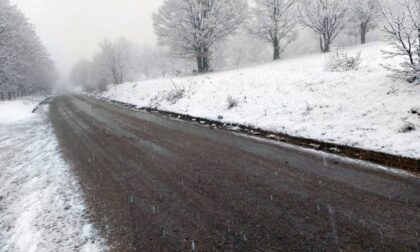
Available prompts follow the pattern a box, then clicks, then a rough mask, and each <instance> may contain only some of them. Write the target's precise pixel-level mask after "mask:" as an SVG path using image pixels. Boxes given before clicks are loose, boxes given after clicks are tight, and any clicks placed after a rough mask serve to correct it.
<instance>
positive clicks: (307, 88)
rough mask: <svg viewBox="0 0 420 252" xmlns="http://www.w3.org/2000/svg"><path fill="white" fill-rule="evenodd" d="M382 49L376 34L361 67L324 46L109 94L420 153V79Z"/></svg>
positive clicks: (295, 133)
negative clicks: (392, 67) (341, 65)
mask: <svg viewBox="0 0 420 252" xmlns="http://www.w3.org/2000/svg"><path fill="white" fill-rule="evenodd" d="M381 49H389V46H388V45H386V44H385V43H381V42H376V43H371V44H368V45H365V46H361V47H355V48H351V49H349V51H350V53H351V54H355V53H356V52H358V51H361V52H362V63H361V66H360V70H358V71H349V72H329V71H326V70H325V67H324V66H325V61H326V56H325V55H321V54H317V55H310V56H305V57H300V58H295V59H284V60H282V61H279V62H275V63H269V64H265V65H258V66H249V67H246V68H241V69H235V70H230V71H221V72H217V73H211V74H206V75H200V76H190V77H182V78H174V79H173V80H172V81H171V80H169V79H157V80H146V81H141V82H137V83H125V84H123V85H120V86H118V87H117V91H116V92H115V90H114V88H110V89H109V91H108V92H105V93H103V94H102V95H101V96H102V97H105V98H110V99H114V100H117V101H121V102H126V103H131V104H134V105H137V106H139V107H155V108H158V109H161V110H167V111H171V112H176V113H181V114H188V115H191V116H196V117H204V118H208V119H211V120H219V121H222V122H229V123H239V124H244V125H249V126H253V127H258V128H262V129H264V130H269V131H273V132H279V133H286V134H289V135H292V136H297V137H305V138H312V139H317V140H321V141H326V142H331V143H336V144H342V145H348V146H354V147H359V148H364V149H370V150H375V151H380V152H385V153H390V154H396V155H401V156H406V157H412V158H420V86H415V85H413V84H409V83H406V82H404V81H394V80H392V78H390V77H389V74H390V73H389V72H388V71H386V70H385V69H384V68H383V67H382V66H381V65H380V64H381V63H390V64H397V62H396V61H395V60H394V59H387V60H384V58H383V55H382V53H381ZM176 90H182V91H183V92H178V91H176ZM179 94H181V95H179ZM228 97H231V99H230V98H228ZM228 100H230V102H228ZM232 101H234V102H233V103H232ZM235 102H236V103H237V104H234V103H235ZM229 103H231V104H230V105H233V106H229ZM229 107H231V108H229Z"/></svg>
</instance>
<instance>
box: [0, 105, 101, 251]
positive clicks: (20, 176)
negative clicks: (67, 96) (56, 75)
mask: <svg viewBox="0 0 420 252" xmlns="http://www.w3.org/2000/svg"><path fill="white" fill-rule="evenodd" d="M41 99H42V98H25V99H20V100H17V101H12V102H0V169H1V170H0V251H25V252H28V251H104V250H106V249H105V245H104V240H103V239H102V238H100V237H98V235H97V234H96V231H95V230H94V228H92V225H91V224H90V223H89V222H88V221H87V220H86V216H85V214H86V211H85V204H84V200H83V197H82V194H81V191H80V187H79V185H78V182H77V180H76V179H75V177H74V176H73V174H72V171H71V169H70V167H69V165H68V164H67V163H66V162H65V161H64V159H63V158H62V156H61V153H60V150H59V146H58V142H57V139H56V137H55V135H54V132H53V129H52V126H51V124H50V123H49V122H48V120H47V118H46V115H47V113H46V111H41V112H40V113H36V114H32V113H31V112H32V110H33V109H34V108H35V107H36V105H37V104H38V103H39V102H40V101H41ZM41 109H44V110H45V109H47V107H43V108H41Z"/></svg>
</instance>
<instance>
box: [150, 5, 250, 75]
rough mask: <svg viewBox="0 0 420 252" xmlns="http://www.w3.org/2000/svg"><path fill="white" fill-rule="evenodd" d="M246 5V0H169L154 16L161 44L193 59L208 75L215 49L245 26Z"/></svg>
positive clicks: (200, 70)
mask: <svg viewBox="0 0 420 252" xmlns="http://www.w3.org/2000/svg"><path fill="white" fill-rule="evenodd" d="M247 6H248V5H247V1H246V0H235V1H232V0H166V1H165V2H164V4H163V5H162V6H161V7H160V8H159V11H158V12H157V13H155V14H154V15H153V21H154V28H155V32H156V34H157V36H158V38H159V44H160V45H164V46H169V47H170V49H171V51H172V52H173V53H175V54H177V55H179V56H183V57H194V58H195V59H196V61H197V67H198V72H200V73H203V72H207V71H208V70H209V69H210V53H211V49H212V47H213V46H214V44H215V43H217V42H221V41H223V40H225V39H226V38H227V37H228V36H229V35H231V34H232V33H233V32H235V30H236V29H237V28H238V27H239V26H240V25H241V24H242V23H243V21H244V19H245V16H246V11H247Z"/></svg>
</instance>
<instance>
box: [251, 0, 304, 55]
mask: <svg viewBox="0 0 420 252" xmlns="http://www.w3.org/2000/svg"><path fill="white" fill-rule="evenodd" d="M294 6H295V0H257V1H256V7H255V8H253V9H252V19H251V20H250V22H248V25H247V28H248V30H249V31H250V33H251V34H254V35H256V36H258V37H260V38H263V39H264V40H266V41H268V42H269V43H270V44H271V45H272V46H273V59H274V60H277V59H280V54H281V53H282V52H283V51H284V50H285V49H286V47H287V46H288V45H289V44H290V43H291V42H292V41H294V40H295V39H296V37H297V33H296V31H295V27H296V19H295V17H294V13H293V11H294Z"/></svg>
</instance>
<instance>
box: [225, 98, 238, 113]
mask: <svg viewBox="0 0 420 252" xmlns="http://www.w3.org/2000/svg"><path fill="white" fill-rule="evenodd" d="M226 102H227V108H228V109H229V110H230V109H233V108H235V107H237V106H238V104H239V101H238V99H235V98H233V97H232V96H230V95H229V96H228V97H227V98H226Z"/></svg>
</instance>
